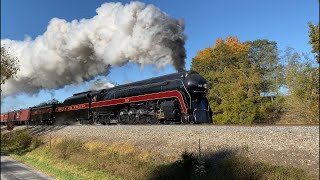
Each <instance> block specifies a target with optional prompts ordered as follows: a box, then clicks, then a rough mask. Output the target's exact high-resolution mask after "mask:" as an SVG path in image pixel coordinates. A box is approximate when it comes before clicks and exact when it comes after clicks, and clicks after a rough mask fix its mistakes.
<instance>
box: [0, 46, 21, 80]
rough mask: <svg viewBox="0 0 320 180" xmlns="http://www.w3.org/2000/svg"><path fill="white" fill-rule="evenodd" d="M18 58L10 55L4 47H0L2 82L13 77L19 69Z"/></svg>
mask: <svg viewBox="0 0 320 180" xmlns="http://www.w3.org/2000/svg"><path fill="white" fill-rule="evenodd" d="M18 63H19V62H18V60H17V58H16V57H14V56H12V55H11V54H10V53H9V52H8V50H7V49H6V48H5V47H3V46H2V47H1V81H0V84H1V85H2V84H4V83H5V81H6V80H8V79H10V78H13V77H14V76H15V75H16V74H17V72H18V71H19V70H20V68H19V64H18Z"/></svg>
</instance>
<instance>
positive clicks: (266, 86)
mask: <svg viewBox="0 0 320 180" xmlns="http://www.w3.org/2000/svg"><path fill="white" fill-rule="evenodd" d="M247 43H248V44H249V45H250V49H249V60H250V61H252V63H254V64H255V65H256V66H257V68H258V70H259V73H260V74H261V76H262V77H263V81H262V84H261V92H264V93H270V92H278V91H279V88H280V85H281V83H282V81H283V80H282V79H283V77H282V70H283V66H282V65H281V64H279V60H280V58H279V56H278V47H277V43H276V42H275V41H269V40H267V39H263V40H260V39H258V40H255V41H248V42H247Z"/></svg>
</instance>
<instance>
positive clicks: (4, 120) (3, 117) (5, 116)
mask: <svg viewBox="0 0 320 180" xmlns="http://www.w3.org/2000/svg"><path fill="white" fill-rule="evenodd" d="M0 120H1V125H6V124H7V122H8V113H2V114H1V115H0Z"/></svg>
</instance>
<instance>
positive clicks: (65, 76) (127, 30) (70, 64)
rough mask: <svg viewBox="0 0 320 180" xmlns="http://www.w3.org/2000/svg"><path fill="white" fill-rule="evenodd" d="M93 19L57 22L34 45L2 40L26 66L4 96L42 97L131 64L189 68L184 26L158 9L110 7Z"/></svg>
mask: <svg viewBox="0 0 320 180" xmlns="http://www.w3.org/2000/svg"><path fill="white" fill-rule="evenodd" d="M96 12H97V15H96V16H94V17H93V18H91V19H81V20H73V21H71V22H67V21H66V20H64V19H58V18H53V19H51V21H50V22H49V25H48V27H47V30H46V32H45V33H44V34H43V35H39V36H38V37H36V38H35V39H34V40H31V39H26V40H24V41H16V40H10V39H5V40H1V45H4V46H8V47H10V50H11V51H12V52H13V53H14V55H15V56H16V57H17V58H18V59H19V61H20V71H19V72H18V74H17V77H16V78H14V79H11V80H8V81H7V82H6V83H5V84H4V85H3V87H2V95H3V96H9V95H15V94H18V93H21V92H26V93H30V94H35V93H38V92H39V91H40V90H41V89H57V88H61V87H64V86H65V85H69V84H79V83H82V82H85V81H89V80H92V79H93V78H94V77H96V76H97V75H106V74H108V73H109V70H110V68H112V67H117V66H122V65H124V64H126V63H128V62H129V61H133V62H136V63H138V64H140V65H141V66H143V65H145V64H152V65H154V66H156V67H157V68H163V67H165V66H166V65H167V64H172V65H173V66H174V67H175V68H176V70H177V71H183V70H184V69H185V67H184V66H185V57H186V53H185V49H184V43H185V35H184V33H183V31H184V23H183V22H182V21H180V20H176V19H172V18H171V17H169V16H168V15H167V14H166V13H164V12H162V11H161V10H160V9H158V8H157V7H155V6H153V5H146V4H144V3H140V2H131V3H129V4H125V5H123V4H121V3H105V4H102V5H101V7H99V8H98V9H97V10H96Z"/></svg>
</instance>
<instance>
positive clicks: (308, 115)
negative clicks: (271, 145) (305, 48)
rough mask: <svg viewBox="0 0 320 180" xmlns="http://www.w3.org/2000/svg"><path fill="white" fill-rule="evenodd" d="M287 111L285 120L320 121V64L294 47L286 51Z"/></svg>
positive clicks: (298, 121) (292, 121)
mask: <svg viewBox="0 0 320 180" xmlns="http://www.w3.org/2000/svg"><path fill="white" fill-rule="evenodd" d="M285 60H286V62H287V67H286V85H287V88H288V90H289V96H287V97H286V108H287V112H286V114H285V116H284V120H285V121H286V122H290V123H294V122H297V123H307V124H309V123H310V124H318V123H319V88H320V86H319V66H318V64H315V63H314V61H312V60H311V59H310V58H309V57H308V56H304V57H303V58H302V57H301V56H300V55H299V54H298V53H297V52H295V50H294V49H293V48H287V49H286V51H285Z"/></svg>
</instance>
